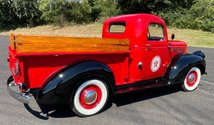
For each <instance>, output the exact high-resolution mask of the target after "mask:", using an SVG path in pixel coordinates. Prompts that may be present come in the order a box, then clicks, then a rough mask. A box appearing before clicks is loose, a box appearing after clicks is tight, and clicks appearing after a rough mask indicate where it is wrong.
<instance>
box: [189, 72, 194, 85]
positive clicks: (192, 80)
mask: <svg viewBox="0 0 214 125" xmlns="http://www.w3.org/2000/svg"><path fill="white" fill-rule="evenodd" d="M194 80H195V75H194V74H193V73H192V74H190V75H189V82H190V83H193V82H194Z"/></svg>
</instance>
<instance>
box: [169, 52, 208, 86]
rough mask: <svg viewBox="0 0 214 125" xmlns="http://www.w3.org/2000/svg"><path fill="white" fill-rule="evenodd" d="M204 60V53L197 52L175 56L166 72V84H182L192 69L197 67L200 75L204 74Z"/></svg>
mask: <svg viewBox="0 0 214 125" xmlns="http://www.w3.org/2000/svg"><path fill="white" fill-rule="evenodd" d="M204 58H205V56H204V53H202V52H201V53H199V51H197V52H196V53H193V54H179V55H177V56H175V57H174V59H173V60H172V61H171V64H170V65H169V67H168V69H167V71H166V74H165V79H166V81H167V82H168V84H178V83H182V82H183V80H184V78H185V76H186V74H187V73H188V71H189V70H190V68H192V67H198V68H199V69H200V70H201V73H202V74H205V69H206V62H205V60H204Z"/></svg>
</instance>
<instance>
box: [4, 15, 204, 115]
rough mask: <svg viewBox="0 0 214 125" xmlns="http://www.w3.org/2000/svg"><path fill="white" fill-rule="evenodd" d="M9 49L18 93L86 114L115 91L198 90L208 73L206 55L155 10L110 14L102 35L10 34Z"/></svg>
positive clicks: (10, 82)
mask: <svg viewBox="0 0 214 125" xmlns="http://www.w3.org/2000/svg"><path fill="white" fill-rule="evenodd" d="M8 50H9V57H8V63H9V67H10V71H11V76H10V77H9V78H8V81H7V85H8V91H9V93H10V94H11V95H12V96H13V97H15V98H16V99H17V100H19V101H21V102H23V103H26V104H28V103H29V95H31V94H33V95H34V97H35V99H36V101H37V102H38V104H43V105H53V104H54V105H55V104H57V105H68V106H69V107H70V108H71V110H72V111H73V112H74V113H75V114H77V115H78V116H81V117H84V116H90V115H94V114H97V113H99V112H100V111H102V110H103V109H104V107H105V105H106V104H107V102H108V100H110V99H109V98H111V97H112V96H114V95H115V94H120V93H125V92H131V91H136V90H142V89H146V88H151V87H159V86H168V85H175V84H180V85H181V87H182V88H183V90H184V91H193V90H195V89H196V88H197V86H198V85H199V82H200V79H201V75H203V74H206V62H205V55H204V53H203V52H201V51H196V52H194V53H192V54H190V53H188V52H187V44H186V43H185V42H183V41H178V40H174V39H173V38H172V39H171V40H169V39H168V33H167V28H166V24H165V22H164V20H163V19H161V18H160V17H158V16H155V15H151V14H130V15H122V16H116V17H112V18H109V19H107V20H106V21H105V22H104V25H103V31H102V38H75V37H50V36H49V37H48V36H24V35H11V36H10V46H9V48H8ZM16 86H18V87H19V90H20V91H18V92H17V91H14V89H12V87H16Z"/></svg>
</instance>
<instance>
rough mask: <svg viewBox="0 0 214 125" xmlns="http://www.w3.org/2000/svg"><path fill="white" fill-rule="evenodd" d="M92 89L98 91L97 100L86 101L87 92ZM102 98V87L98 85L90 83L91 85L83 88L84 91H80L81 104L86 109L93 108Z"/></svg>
mask: <svg viewBox="0 0 214 125" xmlns="http://www.w3.org/2000/svg"><path fill="white" fill-rule="evenodd" d="M90 90H92V91H95V92H96V93H97V98H96V100H95V102H93V103H92V104H87V103H86V102H85V99H84V97H85V95H86V93H87V92H88V91H90ZM101 98H102V92H101V90H100V88H99V87H98V86H96V85H90V86H87V87H86V88H84V89H83V90H82V92H81V93H80V104H81V106H82V107H84V108H85V109H93V108H95V107H96V106H97V105H98V104H99V103H100V101H101Z"/></svg>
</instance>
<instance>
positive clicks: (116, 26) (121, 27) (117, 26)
mask: <svg viewBox="0 0 214 125" xmlns="http://www.w3.org/2000/svg"><path fill="white" fill-rule="evenodd" d="M125 30H126V23H125V22H111V23H110V25H109V33H116V34H122V33H124V32H125Z"/></svg>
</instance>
